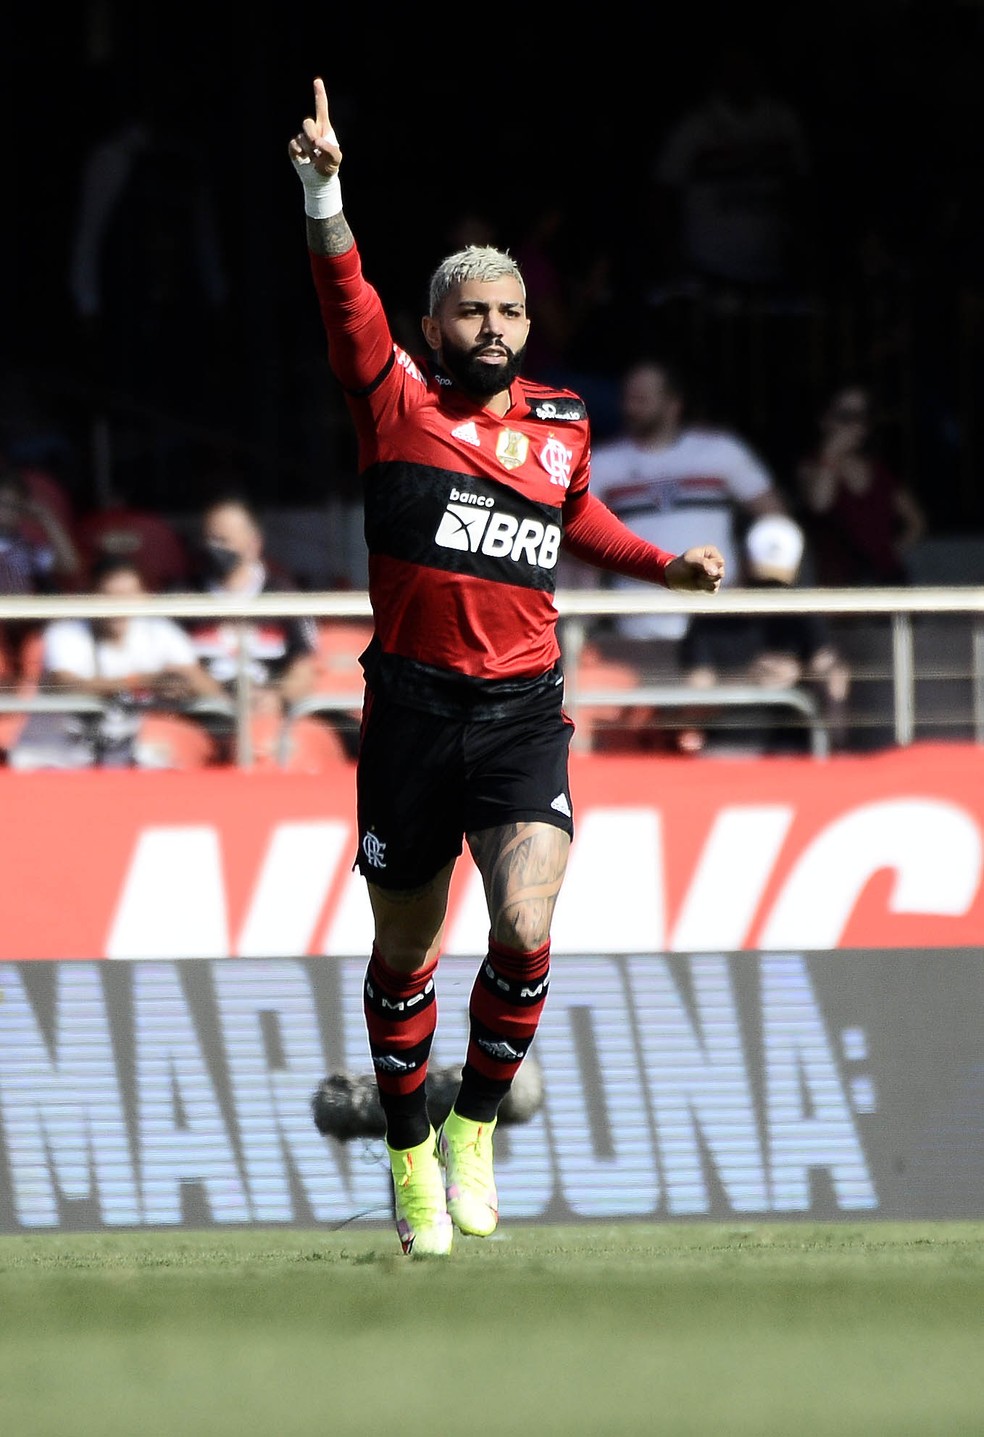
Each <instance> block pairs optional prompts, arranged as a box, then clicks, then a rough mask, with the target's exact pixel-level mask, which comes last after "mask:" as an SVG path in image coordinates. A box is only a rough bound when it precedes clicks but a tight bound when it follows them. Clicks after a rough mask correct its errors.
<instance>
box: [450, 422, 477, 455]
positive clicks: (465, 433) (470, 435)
mask: <svg viewBox="0 0 984 1437" xmlns="http://www.w3.org/2000/svg"><path fill="white" fill-rule="evenodd" d="M451 438H452V439H461V440H463V441H464V443H465V444H474V446H475V448H476V449H480V448H481V447H482V441H481V439H479V437H478V430H477V429H476V428H475V422H474V420H472V419H469V421H468V423H467V424H459V425H458V427H457V429H452V430H451Z"/></svg>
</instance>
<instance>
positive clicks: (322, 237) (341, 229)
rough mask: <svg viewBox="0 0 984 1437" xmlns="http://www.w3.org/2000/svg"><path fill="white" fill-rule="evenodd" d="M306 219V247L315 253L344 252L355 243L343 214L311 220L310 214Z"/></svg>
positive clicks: (332, 253) (336, 253) (331, 253)
mask: <svg viewBox="0 0 984 1437" xmlns="http://www.w3.org/2000/svg"><path fill="white" fill-rule="evenodd" d="M306 219H307V242H308V248H309V249H311V250H312V251H313V252H314V253H315V254H320V255H326V256H331V255H338V254H345V252H346V250H350V249H351V248H352V246H353V245H354V244H355V236H354V235H353V234H352V231H351V230H350V229H349V226H348V220H347V219H346V218H345V215H344V214H337V215H332V217H331V219H328V220H313V219H312V218H311V216H310V215H307V216H306Z"/></svg>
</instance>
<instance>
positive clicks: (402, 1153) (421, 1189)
mask: <svg viewBox="0 0 984 1437" xmlns="http://www.w3.org/2000/svg"><path fill="white" fill-rule="evenodd" d="M386 1150H387V1152H388V1153H389V1158H390V1167H391V1168H392V1170H393V1198H394V1205H395V1209H396V1231H397V1234H398V1236H399V1239H400V1242H401V1244H402V1246H403V1251H404V1252H405V1253H406V1254H407V1256H408V1257H409V1256H411V1255H412V1256H413V1257H446V1256H447V1254H448V1253H449V1252H450V1251H451V1239H452V1238H453V1237H454V1228H453V1227H452V1225H451V1219H450V1217H449V1216H448V1208H447V1201H446V1199H445V1196H444V1176H443V1173H442V1172H441V1166H440V1164H439V1163H438V1160H437V1151H436V1140H435V1137H434V1129H433V1128H431V1130H430V1136H429V1137H428V1138H426V1139H425V1140H424V1142H422V1143H418V1145H417V1146H416V1147H415V1148H391V1147H390V1145H389V1143H387V1144H386Z"/></svg>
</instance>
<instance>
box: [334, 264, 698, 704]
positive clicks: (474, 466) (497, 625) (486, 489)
mask: <svg viewBox="0 0 984 1437" xmlns="http://www.w3.org/2000/svg"><path fill="white" fill-rule="evenodd" d="M311 265H312V272H313V275H314V280H315V286H316V289H317V293H318V299H319V303H320V307H321V314H322V320H323V323H324V327H325V332H326V335H327V338H328V353H329V361H330V364H331V368H332V371H333V373H334V374H335V376H336V377H337V379H338V380H339V382H340V383H341V385H342V387H343V389H344V392H345V396H346V400H347V404H348V407H349V411H350V413H351V415H352V419H353V422H354V425H355V429H356V434H357V437H358V454H359V458H358V463H359V471H360V477H361V480H362V484H363V493H364V503H365V537H366V544H367V548H368V556H369V596H370V601H371V605H372V611H373V622H374V638H373V641H372V643H371V644H370V647H369V649H368V650H367V651H366V654H365V655H363V666H364V668H365V672H366V678H367V681H368V683H369V685H370V687H371V688H374V689H376V690H379V691H382V692H383V693H386V694H387V695H389V696H390V697H393V698H396V699H398V700H399V701H400V702H403V703H408V704H410V705H412V706H414V707H423V708H428V709H432V710H436V711H439V712H441V711H443V712H447V713H452V714H456V713H459V712H466V713H469V714H471V715H472V716H475V717H477V716H481V715H483V714H484V715H487V716H490V717H491V716H494V714H495V713H496V712H498V711H499V710H500V708H501V706H502V704H503V703H507V702H509V701H511V700H512V699H514V698H517V697H520V696H527V697H528V696H531V695H533V694H537V693H540V692H546V691H547V690H549V689H551V688H553V689H555V688H558V687H559V686H560V684H561V683H562V676H561V671H560V649H559V645H558V642H557V634H556V621H557V610H556V607H555V605H554V587H555V584H554V577H555V572H556V566H557V560H558V556H559V553H560V546H561V541H562V539H563V538H564V533H565V527H566V526H567V525H568V524H569V522H570V520H571V518H572V517H573V516H577V517H578V518H579V519H580V524H579V526H578V527H579V529H580V530H583V533H582V534H581V539H582V543H583V544H584V545H586V549H585V548H582V551H581V552H582V555H583V556H584V557H588V558H589V559H590V558H591V557H595V558H596V559H597V558H598V556H599V555H602V556H604V557H607V558H611V557H612V555H613V554H614V552H615V550H617V549H619V547H620V546H621V548H623V549H625V551H626V555H625V557H626V559H627V560H628V561H629V564H630V567H629V572H631V573H633V574H635V575H636V576H642V577H649V578H651V579H654V580H657V581H658V580H659V579H660V578H661V577H662V568H663V567H665V563H666V562H667V561H668V560H669V558H670V557H671V556H670V555H667V554H663V553H662V551H661V550H658V549H655V548H654V547H653V546H651V545H643V546H642V548H643V549H644V550H645V553H644V554H643V553H642V551H641V550H640V549H639V548H638V546H639V544H640V543H641V541H638V540H636V539H635V536H632V535H630V534H629V532H628V531H627V530H626V531H624V532H622V533H619V534H613V532H612V531H611V527H610V524H609V523H608V521H609V520H610V521H611V524H616V525H617V523H618V521H616V520H614V517H613V516H611V515H610V514H609V513H608V511H607V510H605V511H604V514H605V515H606V516H607V517H606V520H605V521H604V522H603V523H602V524H601V525H600V527H598V524H597V520H598V515H597V513H596V512H595V510H597V509H602V508H603V506H601V505H600V504H598V503H597V501H592V502H593V505H594V506H595V507H594V509H592V508H590V507H589V508H588V509H587V510H586V511H585V512H586V514H590V515H591V518H586V517H585V514H582V512H581V510H582V508H583V507H584V501H585V500H586V499H587V498H588V494H587V491H588V472H589V461H590V444H591V441H590V426H589V421H588V415H587V411H586V408H585V405H584V403H583V401H582V400H581V399H580V398H579V397H578V395H576V394H574V393H573V392H572V391H570V390H566V389H562V390H556V389H551V388H549V387H547V386H544V385H542V384H538V383H535V382H533V381H532V380H528V379H522V378H520V379H516V380H515V381H514V382H513V384H512V387H511V390H510V398H511V401H512V403H511V406H510V408H509V410H508V412H507V413H506V414H505V415H503V416H502V417H500V416H498V415H495V414H493V413H491V411H490V410H488V409H486V408H485V407H484V406H483V404H482V403H481V402H480V401H479V400H476V399H473V398H471V397H470V396H468V395H467V394H465V393H464V392H463V391H462V390H461V389H459V388H458V387H457V386H456V385H455V384H454V383H453V382H452V381H451V380H450V379H449V378H448V377H447V376H446V375H444V374H443V373H441V372H440V371H439V370H438V369H436V368H434V367H433V366H431V365H430V364H428V363H425V362H424V361H421V360H417V359H414V358H412V357H411V356H410V355H409V354H408V353H407V352H406V351H405V350H404V349H403V348H401V347H400V346H399V345H398V344H396V343H395V342H394V339H393V336H392V333H391V331H390V327H389V324H388V321H387V319H386V316H385V313H384V310H383V306H382V304H381V301H380V299H379V296H378V294H377V293H376V291H375V289H374V288H373V287H372V286H371V285H369V284H368V283H367V282H366V280H365V279H364V277H363V275H362V268H361V262H360V259H359V255H358V251H357V250H356V249H355V248H353V249H350V250H348V251H347V252H346V253H345V254H344V255H342V256H339V257H333V258H324V257H321V256H317V255H313V254H312V256H311ZM592 521H593V522H592ZM620 527H621V526H619V528H620ZM626 540H628V541H629V542H628V543H626ZM630 550H631V554H630V553H629V551H630ZM640 565H641V567H640Z"/></svg>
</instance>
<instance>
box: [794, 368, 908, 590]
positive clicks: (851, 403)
mask: <svg viewBox="0 0 984 1437" xmlns="http://www.w3.org/2000/svg"><path fill="white" fill-rule="evenodd" d="M874 424H875V415H874V413H873V395H872V393H871V391H870V390H869V389H868V388H867V387H866V386H865V385H862V384H845V385H844V386H842V387H841V388H839V389H837V390H836V391H835V392H834V393H833V394H832V395H831V397H830V399H829V401H828V402H827V403H826V404H825V405H824V407H823V409H822V411H821V413H820V416H819V419H818V424H817V437H816V441H815V443H814V444H813V445H812V446H811V448H810V450H809V452H808V453H807V454H805V455H804V457H803V459H802V461H801V463H800V464H799V466H798V469H797V474H796V483H797V490H798V495H799V501H800V512H801V515H802V518H803V523H804V526H805V527H806V531H807V537H808V539H809V544H810V550H811V553H812V555H813V561H814V570H815V581H816V583H817V584H819V585H821V586H824V587H844V586H848V587H854V586H857V587H862V586H865V585H869V584H891V585H904V584H907V583H909V582H910V580H909V571H908V567H907V556H908V554H909V551H910V550H911V549H912V546H913V545H914V544H915V543H916V541H917V540H918V539H920V538H921V537H922V535H923V534H924V532H925V530H926V518H925V515H924V513H923V509H922V506H921V505H920V503H919V501H918V500H917V499H916V497H915V495H914V494H913V492H912V490H911V488H910V487H909V486H908V484H906V483H904V482H903V480H902V479H901V477H900V476H899V475H898V474H896V473H895V472H894V471H893V469H892V468H891V466H890V465H889V464H888V463H887V462H886V461H885V459H884V458H883V456H882V455H881V454H880V453H879V452H878V447H877V443H876V441H875V438H874V433H875V430H874Z"/></svg>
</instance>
